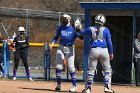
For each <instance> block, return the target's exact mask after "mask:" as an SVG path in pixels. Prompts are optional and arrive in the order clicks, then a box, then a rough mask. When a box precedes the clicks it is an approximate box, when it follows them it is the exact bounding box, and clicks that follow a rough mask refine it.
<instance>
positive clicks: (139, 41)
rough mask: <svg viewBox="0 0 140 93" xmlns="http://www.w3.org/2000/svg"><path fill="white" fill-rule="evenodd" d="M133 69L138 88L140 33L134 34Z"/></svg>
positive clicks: (139, 80) (139, 75)
mask: <svg viewBox="0 0 140 93" xmlns="http://www.w3.org/2000/svg"><path fill="white" fill-rule="evenodd" d="M134 67H135V81H136V86H140V32H138V33H137V34H136V36H135V40H134Z"/></svg>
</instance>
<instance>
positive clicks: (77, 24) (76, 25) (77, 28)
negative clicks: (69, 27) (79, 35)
mask: <svg viewBox="0 0 140 93" xmlns="http://www.w3.org/2000/svg"><path fill="white" fill-rule="evenodd" d="M81 28H82V24H81V19H80V18H79V17H76V18H75V19H74V29H75V31H76V32H79V31H80V29H81Z"/></svg>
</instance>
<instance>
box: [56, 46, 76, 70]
mask: <svg viewBox="0 0 140 93" xmlns="http://www.w3.org/2000/svg"><path fill="white" fill-rule="evenodd" d="M64 57H66V61H67V64H68V68H69V70H70V71H71V72H75V66H74V59H75V47H74V45H73V46H63V45H61V44H60V45H59V47H58V49H57V53H56V68H57V69H60V70H61V69H62V67H63V61H64Z"/></svg>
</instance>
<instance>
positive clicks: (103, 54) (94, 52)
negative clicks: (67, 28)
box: [80, 14, 114, 93]
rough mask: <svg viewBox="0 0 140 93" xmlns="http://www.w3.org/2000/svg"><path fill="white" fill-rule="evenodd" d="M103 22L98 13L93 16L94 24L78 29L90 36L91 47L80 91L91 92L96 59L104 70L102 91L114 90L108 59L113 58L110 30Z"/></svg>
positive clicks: (110, 91) (103, 18)
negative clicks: (83, 85)
mask: <svg viewBox="0 0 140 93" xmlns="http://www.w3.org/2000/svg"><path fill="white" fill-rule="evenodd" d="M105 22H106V18H105V16H104V15H103V14H98V15H97V16H96V17H95V23H96V25H95V26H93V27H88V28H87V29H85V30H82V31H80V33H81V34H83V35H88V36H89V37H90V47H91V49H90V53H89V57H88V66H89V71H88V72H87V81H86V85H85V89H84V90H83V91H82V93H91V85H92V83H93V78H94V75H95V70H96V66H97V62H98V60H99V61H100V62H101V65H102V67H103V71H104V82H105V87H104V92H105V93H113V92H114V91H113V90H112V89H111V77H112V69H111V65H110V60H112V59H113V46H112V40H111V35H110V31H109V29H108V28H107V27H105V26H104V24H105ZM107 45H108V46H107ZM108 51H109V53H108Z"/></svg>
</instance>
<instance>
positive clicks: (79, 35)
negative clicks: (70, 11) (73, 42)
mask: <svg viewBox="0 0 140 93" xmlns="http://www.w3.org/2000/svg"><path fill="white" fill-rule="evenodd" d="M76 34H77V36H78V38H80V39H81V40H83V39H84V36H83V35H82V34H80V33H79V32H76Z"/></svg>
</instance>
